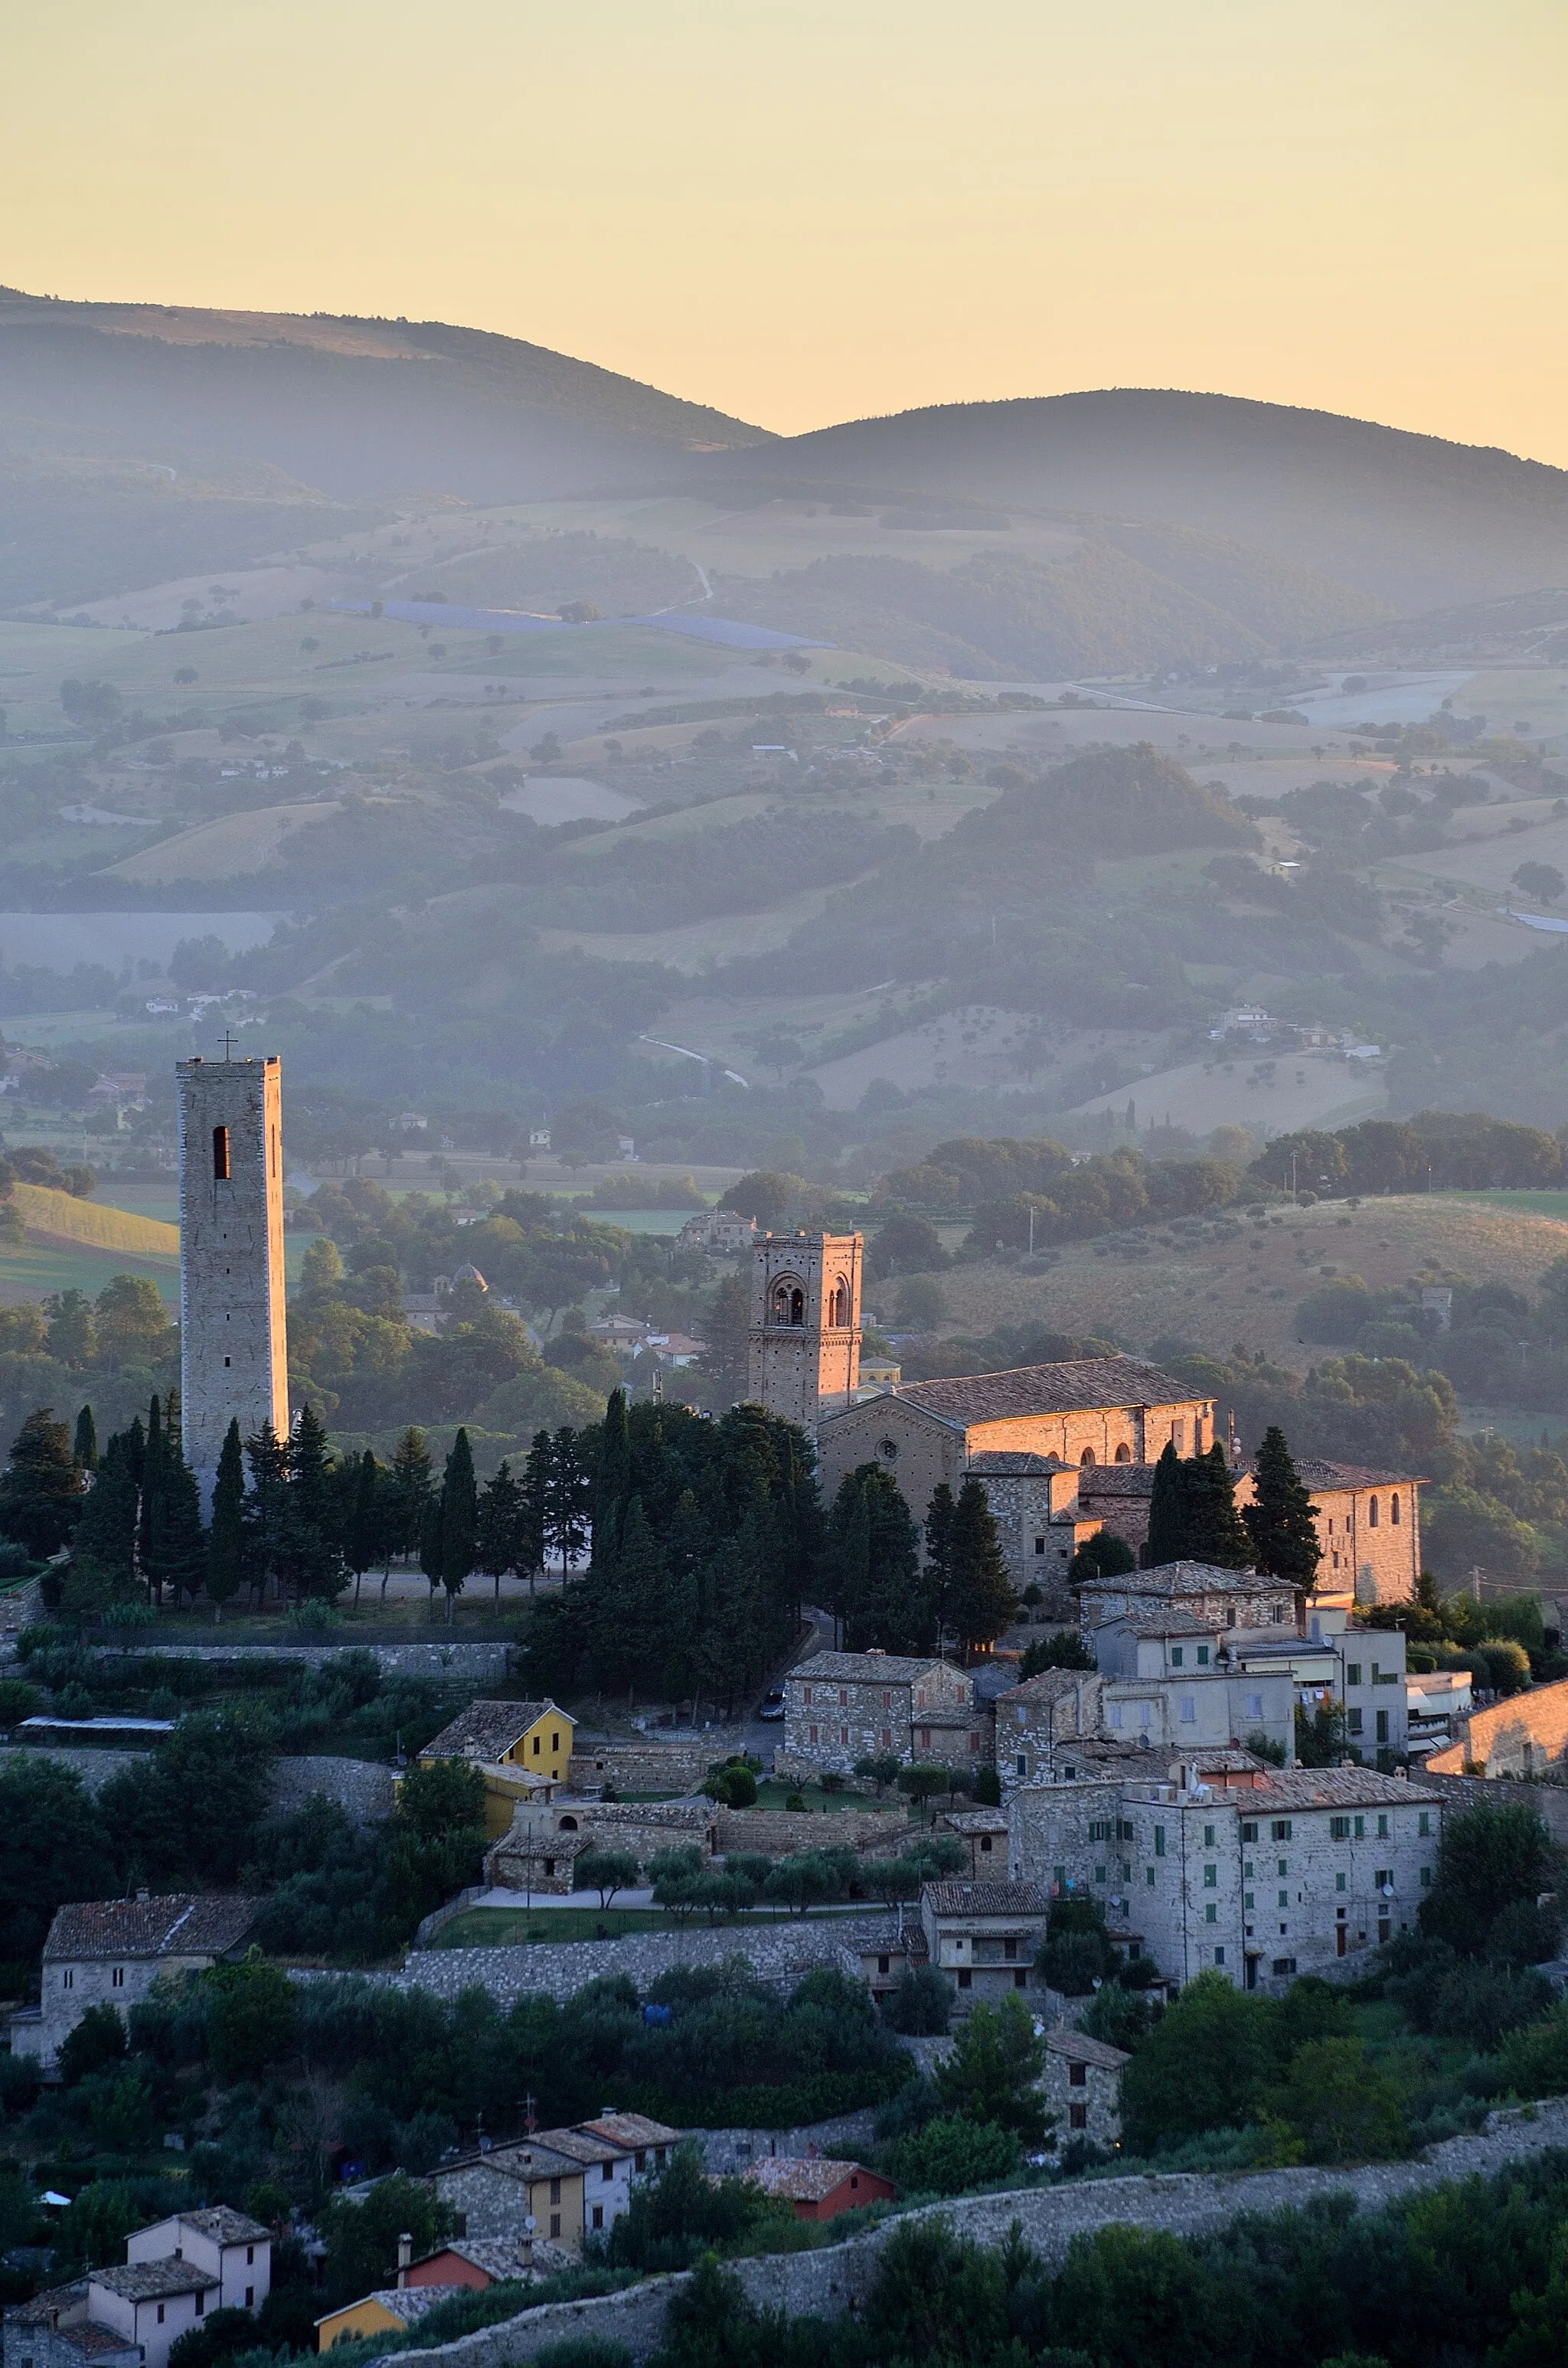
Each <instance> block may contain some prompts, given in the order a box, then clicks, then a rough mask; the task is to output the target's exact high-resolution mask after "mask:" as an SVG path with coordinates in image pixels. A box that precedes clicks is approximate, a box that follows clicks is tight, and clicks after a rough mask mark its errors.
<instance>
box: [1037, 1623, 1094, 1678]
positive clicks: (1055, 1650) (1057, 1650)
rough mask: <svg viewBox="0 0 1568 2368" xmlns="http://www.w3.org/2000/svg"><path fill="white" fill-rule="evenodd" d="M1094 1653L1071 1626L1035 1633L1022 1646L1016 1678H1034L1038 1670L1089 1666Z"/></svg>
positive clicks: (1092, 1664) (1090, 1667) (1091, 1665)
mask: <svg viewBox="0 0 1568 2368" xmlns="http://www.w3.org/2000/svg"><path fill="white" fill-rule="evenodd" d="M1095 1667H1096V1661H1095V1656H1094V1655H1093V1653H1092V1652H1091V1651H1090V1649H1089V1647H1088V1645H1085V1642H1084V1640H1083V1638H1082V1636H1079V1635H1077V1634H1074V1631H1073V1630H1072V1629H1071V1628H1059V1629H1058V1630H1057V1632H1056V1634H1054V1635H1052V1636H1037V1637H1036V1638H1035V1640H1034V1642H1033V1643H1032V1644H1031V1645H1025V1647H1024V1657H1023V1659H1022V1660H1021V1661H1020V1662H1019V1664H1018V1679H1019V1682H1020V1683H1022V1682H1023V1680H1024V1679H1027V1678H1038V1677H1039V1675H1040V1671H1041V1670H1042V1669H1092V1668H1095Z"/></svg>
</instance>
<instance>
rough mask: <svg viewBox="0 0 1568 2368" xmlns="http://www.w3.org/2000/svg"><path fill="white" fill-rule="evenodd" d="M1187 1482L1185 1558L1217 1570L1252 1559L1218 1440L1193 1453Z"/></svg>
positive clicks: (1237, 1566) (1227, 1460)
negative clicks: (1204, 1451)
mask: <svg viewBox="0 0 1568 2368" xmlns="http://www.w3.org/2000/svg"><path fill="white" fill-rule="evenodd" d="M1252 1552H1253V1549H1252V1540H1251V1538H1250V1537H1249V1536H1248V1535H1247V1530H1246V1524H1245V1522H1244V1520H1242V1517H1241V1515H1240V1514H1239V1513H1238V1512H1237V1510H1236V1483H1235V1475H1234V1474H1233V1472H1232V1470H1231V1463H1230V1458H1229V1456H1228V1455H1227V1454H1226V1452H1225V1451H1224V1449H1223V1447H1221V1444H1220V1441H1219V1440H1215V1441H1214V1444H1213V1446H1212V1447H1211V1448H1210V1449H1209V1451H1208V1452H1207V1453H1206V1454H1203V1455H1195V1456H1193V1458H1192V1459H1191V1461H1190V1463H1188V1465H1187V1555H1188V1558H1189V1559H1190V1560H1191V1561H1193V1562H1202V1563H1208V1564H1210V1565H1212V1566H1213V1567H1214V1568H1215V1569H1217V1570H1245V1569H1246V1567H1247V1566H1248V1565H1249V1564H1250V1563H1251V1561H1252Z"/></svg>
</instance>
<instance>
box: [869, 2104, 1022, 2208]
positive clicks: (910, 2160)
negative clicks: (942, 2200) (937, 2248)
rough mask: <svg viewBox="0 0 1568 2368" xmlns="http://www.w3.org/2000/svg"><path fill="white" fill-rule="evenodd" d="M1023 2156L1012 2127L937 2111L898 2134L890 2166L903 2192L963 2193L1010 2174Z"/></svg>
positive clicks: (1011, 2174)
mask: <svg viewBox="0 0 1568 2368" xmlns="http://www.w3.org/2000/svg"><path fill="white" fill-rule="evenodd" d="M1022 2160H1023V2150H1022V2148H1021V2146H1019V2144H1018V2139H1017V2133H1016V2132H1015V2131H1013V2130H1010V2129H1005V2128H1003V2127H1002V2126H1001V2125H1000V2124H999V2123H995V2122H989V2121H982V2122H977V2121H974V2120H973V2119H971V2117H970V2116H969V2115H968V2114H966V2113H940V2114H938V2115H937V2118H936V2119H935V2120H934V2121H929V2122H927V2123H926V2126H925V2128H924V2129H923V2130H915V2131H913V2132H912V2133H911V2135H909V2136H908V2137H906V2138H901V2139H900V2140H899V2142H898V2144H897V2145H896V2146H894V2148H893V2150H892V2175H893V2177H894V2179H895V2180H897V2182H898V2185H899V2187H900V2189H901V2191H902V2192H903V2194H905V2195H965V2194H968V2193H969V2192H971V2190H972V2189H974V2188H977V2187H988V2186H990V2185H991V2184H992V2183H993V2182H994V2181H999V2180H1011V2179H1013V2178H1015V2177H1016V2176H1017V2172H1018V2170H1019V2169H1021V2167H1022Z"/></svg>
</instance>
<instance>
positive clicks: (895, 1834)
mask: <svg viewBox="0 0 1568 2368" xmlns="http://www.w3.org/2000/svg"><path fill="white" fill-rule="evenodd" d="M911 1831H912V1828H911V1826H910V1823H909V1816H908V1812H907V1811H906V1810H904V1809H903V1808H902V1807H900V1808H897V1809H891V1808H890V1809H830V1810H828V1811H827V1813H826V1814H825V1815H823V1814H821V1813H819V1814H818V1815H816V1816H812V1813H811V1811H810V1810H802V1809H722V1810H721V1811H720V1813H719V1848H720V1850H721V1851H722V1852H728V1851H730V1850H766V1851H767V1855H768V1856H769V1858H786V1857H788V1856H789V1855H790V1852H791V1851H793V1850H857V1851H858V1852H859V1854H860V1855H861V1857H863V1858H881V1857H896V1856H897V1855H898V1852H899V1851H900V1850H902V1849H903V1845H904V1843H905V1842H906V1841H907V1840H908V1839H910V1835H911Z"/></svg>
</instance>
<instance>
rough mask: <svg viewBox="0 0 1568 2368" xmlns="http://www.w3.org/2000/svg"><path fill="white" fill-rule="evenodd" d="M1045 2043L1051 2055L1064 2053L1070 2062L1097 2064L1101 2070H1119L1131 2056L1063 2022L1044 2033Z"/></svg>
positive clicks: (1130, 2059) (1128, 2061)
mask: <svg viewBox="0 0 1568 2368" xmlns="http://www.w3.org/2000/svg"><path fill="white" fill-rule="evenodd" d="M1045 2044H1046V2047H1047V2049H1048V2051H1049V2052H1050V2054H1051V2055H1065V2056H1066V2058H1067V2060H1068V2062H1069V2063H1070V2064H1097V2065H1098V2066H1100V2068H1101V2070H1102V2071H1105V2072H1119V2071H1120V2069H1121V2067H1122V2066H1123V2065H1124V2064H1131V2061H1132V2058H1131V2055H1126V2054H1125V2053H1124V2052H1123V2050H1122V2049H1121V2048H1119V2047H1111V2046H1108V2044H1107V2043H1106V2042H1105V2041H1104V2040H1103V2039H1091V2038H1090V2036H1089V2034H1088V2032H1086V2031H1070V2030H1069V2029H1068V2028H1067V2025H1066V2024H1065V2023H1064V2022H1059V2023H1057V2024H1055V2025H1054V2026H1053V2027H1052V2028H1051V2030H1050V2031H1048V2032H1046V2034H1045Z"/></svg>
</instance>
